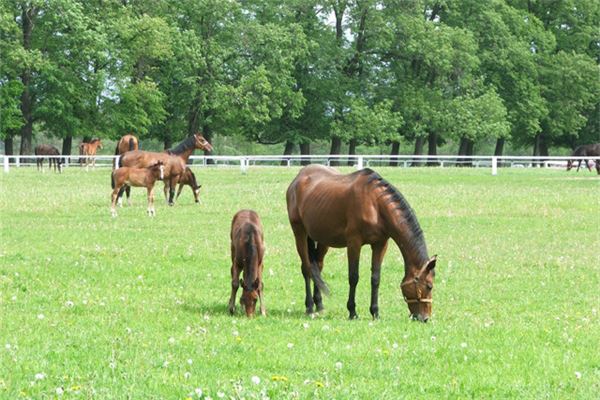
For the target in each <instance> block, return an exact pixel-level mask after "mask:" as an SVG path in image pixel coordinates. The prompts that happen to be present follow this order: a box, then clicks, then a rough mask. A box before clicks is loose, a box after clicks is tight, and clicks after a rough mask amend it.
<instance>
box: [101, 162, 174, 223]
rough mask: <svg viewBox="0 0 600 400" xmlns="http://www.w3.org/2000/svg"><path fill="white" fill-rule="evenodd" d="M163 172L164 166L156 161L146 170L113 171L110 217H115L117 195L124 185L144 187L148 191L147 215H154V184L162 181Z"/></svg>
mask: <svg viewBox="0 0 600 400" xmlns="http://www.w3.org/2000/svg"><path fill="white" fill-rule="evenodd" d="M164 170H165V166H164V165H163V163H162V161H157V162H156V163H155V164H153V165H151V166H150V167H148V168H130V167H121V168H118V169H115V170H114V171H113V173H112V182H113V191H112V197H111V198H112V201H111V206H110V211H111V214H112V216H113V217H116V216H117V210H116V209H115V205H116V203H117V195H118V194H119V190H120V189H121V188H122V187H123V186H124V185H129V186H136V187H145V188H146V189H147V190H148V208H147V213H148V215H149V216H151V217H152V216H154V215H156V211H155V210H154V183H155V182H156V181H157V180H163V179H164Z"/></svg>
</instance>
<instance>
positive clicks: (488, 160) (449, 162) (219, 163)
mask: <svg viewBox="0 0 600 400" xmlns="http://www.w3.org/2000/svg"><path fill="white" fill-rule="evenodd" d="M0 157H2V165H3V166H4V172H9V171H10V168H11V167H16V168H19V167H24V166H27V167H30V166H35V165H36V160H37V159H39V158H54V159H62V160H63V167H66V168H69V167H73V166H79V160H80V158H81V157H80V156H79V155H70V156H36V155H8V156H7V155H1V156H0ZM117 157H118V156H114V155H97V156H93V157H89V158H93V159H95V161H96V166H97V167H100V168H106V167H112V166H113V163H114V162H115V159H116V158H117ZM586 159H587V160H588V161H590V159H589V158H587V157H533V156H531V157H530V156H449V155H439V156H422V155H421V156H417V155H398V156H389V155H287V156H286V155H267V156H190V163H192V164H193V166H194V167H239V168H240V169H241V171H242V172H246V171H247V170H248V168H249V167H250V166H261V165H271V166H272V165H280V166H287V167H291V166H293V165H301V164H303V163H318V164H325V165H331V163H332V162H333V161H335V162H338V163H339V164H340V165H348V166H354V167H356V168H357V169H361V168H364V167H369V166H382V165H393V166H398V167H411V166H425V165H429V166H431V165H436V166H438V167H441V168H444V167H455V166H470V167H476V168H480V167H485V168H491V170H492V175H496V174H497V173H498V168H499V167H513V168H528V167H544V168H564V167H566V164H567V161H568V160H573V161H577V160H582V161H583V160H586ZM592 162H593V161H592Z"/></svg>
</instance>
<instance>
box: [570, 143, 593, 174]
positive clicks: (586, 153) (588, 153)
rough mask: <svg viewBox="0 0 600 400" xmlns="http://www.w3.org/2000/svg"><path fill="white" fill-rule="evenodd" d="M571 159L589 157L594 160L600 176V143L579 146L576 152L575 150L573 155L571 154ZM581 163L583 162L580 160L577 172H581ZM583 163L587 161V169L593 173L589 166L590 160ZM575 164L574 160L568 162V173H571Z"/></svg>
mask: <svg viewBox="0 0 600 400" xmlns="http://www.w3.org/2000/svg"><path fill="white" fill-rule="evenodd" d="M571 157H589V158H591V159H594V162H595V164H596V172H597V173H598V174H599V175H600V143H595V144H584V145H582V146H579V147H577V148H576V149H575V150H573V153H571ZM581 161H582V160H579V163H578V164H577V172H579V167H581ZM583 161H585V166H586V167H587V169H589V170H590V172H592V168H591V167H590V165H589V164H588V160H583ZM573 163H574V161H573V160H569V161H567V171H570V170H571V168H573Z"/></svg>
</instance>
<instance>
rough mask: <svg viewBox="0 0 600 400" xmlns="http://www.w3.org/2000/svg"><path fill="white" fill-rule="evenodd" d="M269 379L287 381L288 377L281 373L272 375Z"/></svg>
mask: <svg viewBox="0 0 600 400" xmlns="http://www.w3.org/2000/svg"><path fill="white" fill-rule="evenodd" d="M271 380H272V381H275V382H287V381H288V378H287V377H285V376H283V375H273V376H272V377H271Z"/></svg>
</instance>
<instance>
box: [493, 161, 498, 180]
mask: <svg viewBox="0 0 600 400" xmlns="http://www.w3.org/2000/svg"><path fill="white" fill-rule="evenodd" d="M495 175H498V157H496V156H493V157H492V176H495Z"/></svg>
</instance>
